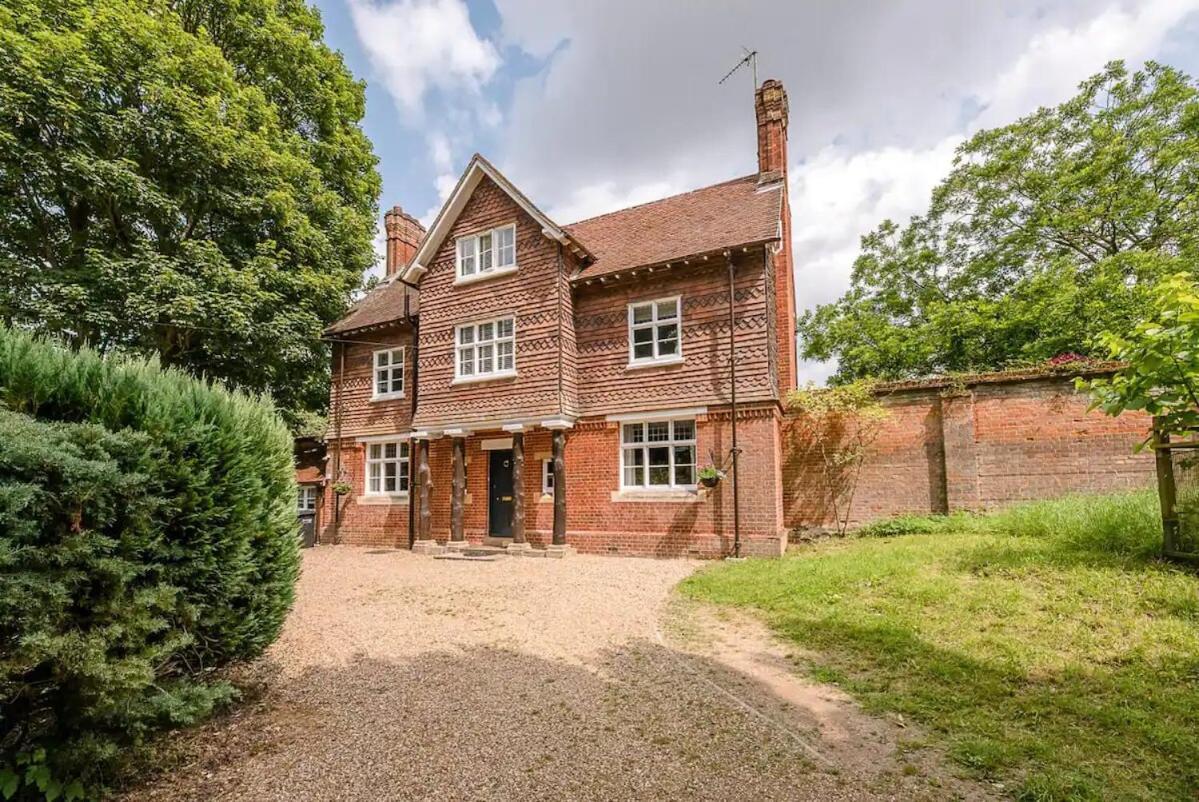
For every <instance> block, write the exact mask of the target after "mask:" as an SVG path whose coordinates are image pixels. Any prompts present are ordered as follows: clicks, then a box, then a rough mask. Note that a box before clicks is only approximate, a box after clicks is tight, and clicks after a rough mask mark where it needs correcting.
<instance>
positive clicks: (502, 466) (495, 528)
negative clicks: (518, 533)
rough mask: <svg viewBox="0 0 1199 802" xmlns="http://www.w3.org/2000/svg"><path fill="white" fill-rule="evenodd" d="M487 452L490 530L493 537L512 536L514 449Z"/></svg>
mask: <svg viewBox="0 0 1199 802" xmlns="http://www.w3.org/2000/svg"><path fill="white" fill-rule="evenodd" d="M487 453H488V454H490V455H491V459H490V462H489V463H488V466H487V498H488V501H487V520H488V522H489V526H488V531H489V532H490V533H491V536H492V537H512V449H506V450H504V451H488V452H487Z"/></svg>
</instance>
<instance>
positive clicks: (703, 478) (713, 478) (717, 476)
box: [699, 466, 724, 488]
mask: <svg viewBox="0 0 1199 802" xmlns="http://www.w3.org/2000/svg"><path fill="white" fill-rule="evenodd" d="M723 478H724V471H722V470H720V469H719V468H714V467H711V466H709V467H707V468H701V469H700V472H699V483H700V484H701V485H703V486H704V487H707V488H713V487H716V485H718V484H720V480H721V479H723Z"/></svg>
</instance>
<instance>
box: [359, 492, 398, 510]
mask: <svg viewBox="0 0 1199 802" xmlns="http://www.w3.org/2000/svg"><path fill="white" fill-rule="evenodd" d="M354 501H355V503H357V504H360V505H362V506H364V507H371V506H387V505H390V504H407V503H408V494H407V493H370V494H367V495H362V496H359V497H358V498H356V499H355V500H354Z"/></svg>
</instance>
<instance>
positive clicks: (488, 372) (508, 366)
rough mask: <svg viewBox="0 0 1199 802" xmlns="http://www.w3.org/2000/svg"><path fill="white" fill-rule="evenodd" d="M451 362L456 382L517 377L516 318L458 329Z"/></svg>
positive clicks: (467, 325)
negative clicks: (457, 380) (494, 377)
mask: <svg viewBox="0 0 1199 802" xmlns="http://www.w3.org/2000/svg"><path fill="white" fill-rule="evenodd" d="M455 340H456V342H457V346H456V354H455V359H454V377H455V378H456V379H459V380H462V379H478V378H488V377H490V376H512V375H514V374H515V373H516V318H512V317H502V318H499V319H498V320H487V321H484V322H482V323H467V324H465V325H463V326H459V327H458V330H457V333H456V334H455Z"/></svg>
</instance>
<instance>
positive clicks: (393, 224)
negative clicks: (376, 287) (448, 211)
mask: <svg viewBox="0 0 1199 802" xmlns="http://www.w3.org/2000/svg"><path fill="white" fill-rule="evenodd" d="M383 228H384V230H386V232H387V257H386V268H387V277H388V278H391V277H392V276H394V275H396V274H397V273H399V272H400V271H401V270H402V269H403V268H405V267H407V266H408V263H409V262H411V261H412V257H414V256H416V249H417V248H418V247H420V242H421V240H422V239H423V238H424V236H425V227H424V226H422V225H421V224H420V223H419V222H418V221H417V219H416V218H415V217H413V216H412V215H410V214H408V213H407V212H405V211H404V210H403V209H401V208H400V207H399V206H392V207H391V209H389V210H388V211H387V212H386V213H385V214H384V215H383Z"/></svg>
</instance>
